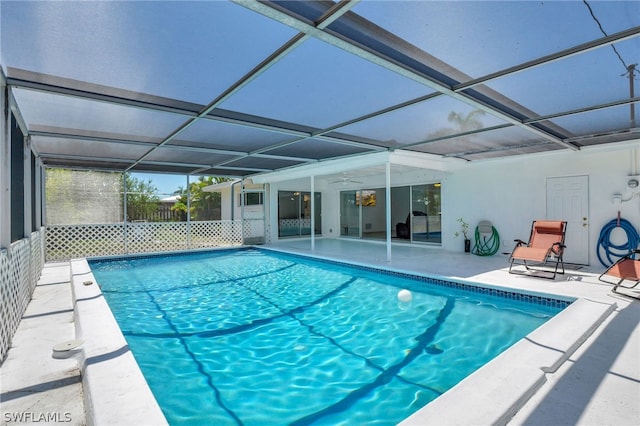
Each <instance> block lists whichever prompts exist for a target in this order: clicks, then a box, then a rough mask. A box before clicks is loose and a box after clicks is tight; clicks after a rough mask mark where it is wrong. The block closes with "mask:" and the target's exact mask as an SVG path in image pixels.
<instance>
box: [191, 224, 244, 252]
mask: <svg viewBox="0 0 640 426" xmlns="http://www.w3.org/2000/svg"><path fill="white" fill-rule="evenodd" d="M189 235H190V245H191V248H207V247H227V246H238V245H241V244H242V231H241V227H240V222H239V221H233V220H217V221H207V222H191V228H190V234H189Z"/></svg>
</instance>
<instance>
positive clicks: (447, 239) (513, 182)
mask: <svg viewBox="0 0 640 426" xmlns="http://www.w3.org/2000/svg"><path fill="white" fill-rule="evenodd" d="M639 165H640V141H638V143H637V144H634V143H628V144H625V145H622V146H621V147H618V148H617V149H614V148H613V147H609V149H608V150H607V151H605V150H603V149H584V150H582V151H577V152H573V151H557V152H554V153H551V154H548V153H547V154H540V155H536V154H532V155H527V156H519V157H514V158H510V159H500V160H491V161H479V162H473V163H457V164H455V165H453V166H451V165H450V166H448V169H447V170H446V171H444V172H438V173H434V172H431V171H430V170H426V169H425V170H423V171H414V172H411V173H404V174H402V175H400V174H394V173H393V166H392V177H391V184H392V186H402V185H407V184H422V183H433V182H436V181H441V182H442V221H443V223H442V226H443V228H442V248H443V249H445V250H452V251H462V250H463V242H462V239H461V238H460V237H455V233H456V231H459V229H460V228H459V226H460V224H459V223H458V222H457V221H456V220H457V219H458V218H460V217H462V218H464V220H465V221H466V222H467V223H469V224H470V231H471V233H473V230H474V229H475V226H476V224H477V223H478V222H479V221H480V220H490V221H491V222H492V223H493V224H494V226H495V227H496V228H497V229H498V231H499V233H500V236H501V247H500V252H511V250H512V249H513V244H514V242H513V240H514V239H516V238H520V239H524V240H526V239H527V238H528V237H529V232H530V230H531V222H532V221H533V220H537V219H544V218H546V183H547V178H553V177H571V176H588V178H589V191H588V198H589V200H588V206H589V217H588V224H589V236H588V240H589V264H590V265H592V266H594V267H598V266H601V265H600V263H599V261H598V258H597V254H596V248H597V241H598V237H599V234H600V230H601V229H602V227H603V226H604V225H605V224H606V223H608V222H609V221H610V220H612V219H614V218H615V217H616V216H617V213H618V211H620V214H621V217H623V218H625V219H627V220H629V221H630V222H631V223H632V224H634V226H636V228H638V227H640V190H639V191H638V192H637V194H638V195H636V196H634V197H633V198H631V200H630V201H627V202H623V203H622V204H616V205H614V204H613V202H612V196H613V194H614V193H616V192H619V193H621V194H623V197H624V196H627V198H628V196H630V195H631V194H630V193H629V192H628V191H627V192H625V183H626V180H627V179H626V177H627V176H629V175H631V174H640V170H638V167H639ZM361 187H365V188H375V187H384V174H381V175H380V176H377V177H371V178H367V179H366V185H365V186H363V185H347V186H344V185H331V184H328V183H327V181H326V180H323V179H321V178H316V179H315V189H316V191H319V192H321V193H322V210H321V214H322V236H323V237H325V238H338V237H339V234H340V232H339V224H340V216H339V214H340V191H341V190H345V189H359V188H361ZM278 190H292V191H309V190H310V179H296V180H295V181H283V182H276V183H272V184H271V195H270V201H269V203H268V206H269V208H270V209H271V220H270V222H269V224H270V227H271V229H272V232H271V238H272V241H274V240H276V239H277V226H278V224H277V212H278V200H277V193H278ZM383 200H384V199H383V198H380V199H379V202H381V203H382V202H383ZM392 226H394V224H393V223H392ZM471 235H472V234H471Z"/></svg>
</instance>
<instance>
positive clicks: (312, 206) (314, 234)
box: [310, 175, 316, 252]
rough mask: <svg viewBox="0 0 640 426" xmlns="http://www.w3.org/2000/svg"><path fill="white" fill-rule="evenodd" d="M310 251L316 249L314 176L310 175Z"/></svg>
mask: <svg viewBox="0 0 640 426" xmlns="http://www.w3.org/2000/svg"><path fill="white" fill-rule="evenodd" d="M310 179H311V251H312V252H313V251H315V250H316V194H315V183H316V178H315V176H313V175H311V177H310Z"/></svg>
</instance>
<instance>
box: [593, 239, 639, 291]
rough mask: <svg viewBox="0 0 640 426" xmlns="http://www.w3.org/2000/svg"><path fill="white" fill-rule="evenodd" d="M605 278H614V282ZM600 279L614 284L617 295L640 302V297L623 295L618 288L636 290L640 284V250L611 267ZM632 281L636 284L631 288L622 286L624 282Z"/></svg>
mask: <svg viewBox="0 0 640 426" xmlns="http://www.w3.org/2000/svg"><path fill="white" fill-rule="evenodd" d="M605 277H613V278H614V281H613V282H612V281H610V280H608V279H603V278H605ZM598 279H599V280H600V281H602V282H605V283H609V284H614V286H613V290H611V291H613V292H614V293H617V294H622V295H623V296H627V297H633V298H634V299H638V300H640V297H637V296H632V295H630V294H626V293H621V292H619V291H618V287H622V288H634V287H635V286H637V285H638V284H640V250H638V249H635V250H633V251H631V252H630V253H629V254H627V255H626V256H625V257H623V258H621V259H618V261H617V262H616V263H614V264H613V265H611V266H610V267H609V269H607V270H606V271H604V272H603V273H602V275H600V276H599V277H598ZM625 281H630V282H631V283H634V281H635V284H633V285H630V286H624V285H622V283H623V282H625Z"/></svg>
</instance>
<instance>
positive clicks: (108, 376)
mask: <svg viewBox="0 0 640 426" xmlns="http://www.w3.org/2000/svg"><path fill="white" fill-rule="evenodd" d="M70 264H71V289H72V297H73V301H72V302H73V307H74V314H73V316H74V323H75V328H76V338H77V339H82V340H84V344H83V345H82V352H81V355H80V360H79V364H80V370H81V374H82V386H83V390H84V392H83V393H84V404H85V413H86V416H87V420H88V423H89V424H94V425H115V424H153V425H166V424H168V423H167V420H166V419H165V417H164V414H163V413H162V410H161V409H160V406H159V405H158V402H157V401H156V399H155V397H154V396H153V393H152V392H151V389H150V388H149V385H148V384H147V381H146V379H145V378H144V376H143V374H142V371H141V370H140V367H139V366H138V363H137V362H136V360H135V359H134V357H133V354H132V353H131V350H130V349H129V346H128V345H127V342H126V340H125V338H124V336H123V334H122V332H121V331H120V327H119V326H118V324H117V322H116V320H115V317H114V316H113V314H112V312H111V309H110V308H109V306H108V305H107V302H106V300H105V299H104V297H103V295H102V292H101V290H100V288H99V287H98V285H97V283H96V280H95V277H94V276H93V273H92V272H91V268H90V267H89V264H88V262H87V260H86V259H73V260H71V262H70ZM87 282H91V284H89V285H86V284H85V283H87Z"/></svg>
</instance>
